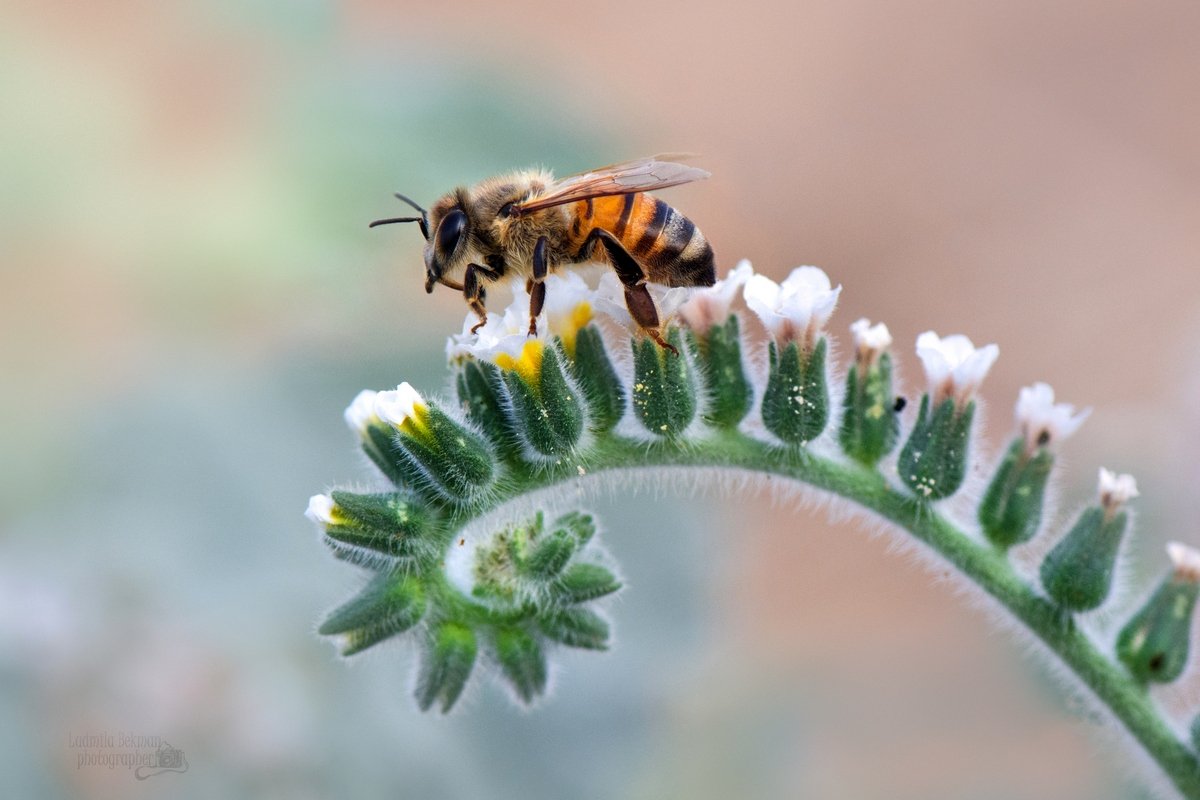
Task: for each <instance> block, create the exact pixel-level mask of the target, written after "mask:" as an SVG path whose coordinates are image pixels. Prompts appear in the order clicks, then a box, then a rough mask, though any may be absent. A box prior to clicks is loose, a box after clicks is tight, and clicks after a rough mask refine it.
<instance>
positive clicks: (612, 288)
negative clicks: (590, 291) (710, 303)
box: [593, 272, 692, 333]
mask: <svg viewBox="0 0 1200 800" xmlns="http://www.w3.org/2000/svg"><path fill="white" fill-rule="evenodd" d="M646 288H647V289H648V290H649V292H650V297H651V299H653V300H654V305H655V307H656V308H657V309H658V321H659V324H660V325H661V326H663V327H665V326H666V324H667V322H668V321H669V320H670V319H671V318H672V317H674V316H675V314H676V313H677V312H678V311H679V308H680V306H682V305H683V304H684V303H686V302H687V300H688V297H689V296H690V295H691V292H692V289H691V288H689V287H686V286H675V287H666V286H661V285H659V284H657V283H647V284H646ZM593 297H594V298H595V302H596V310H597V311H598V312H600V313H602V314H604V315H605V316H608V317H610V318H612V320H613V321H614V322H616V323H617V324H619V325H621V327H623V328H626V329H627V330H629V331H631V332H634V333H636V332H637V331H639V330H641V326H639V325H638V324H637V323H636V322H634V320H633V317H631V316H630V315H629V308H628V306H626V305H625V286H624V285H623V284H622V283H621V281H620V279H619V278H618V277H617V275H616V273H615V272H605V273H604V274H603V275H601V276H600V284H599V286H597V288H596V292H595V294H594V295H593Z"/></svg>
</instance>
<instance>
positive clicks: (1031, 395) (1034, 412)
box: [1015, 383, 1092, 452]
mask: <svg viewBox="0 0 1200 800" xmlns="http://www.w3.org/2000/svg"><path fill="white" fill-rule="evenodd" d="M1091 413H1092V410H1091V409H1090V408H1085V409H1083V410H1082V411H1080V412H1078V413H1076V411H1075V406H1073V405H1071V404H1070V403H1055V402H1054V389H1052V388H1051V387H1050V385H1049V384H1047V383H1035V384H1034V385H1033V386H1026V387H1025V388H1023V389H1021V392H1020V394H1019V395H1018V396H1017V405H1016V410H1015V415H1016V419H1017V427H1018V428H1019V429H1020V431H1021V436H1022V437H1023V438H1024V439H1025V447H1026V448H1027V449H1028V450H1029V451H1031V452H1032V451H1033V450H1035V449H1037V448H1038V447H1046V446H1049V445H1052V444H1054V443H1055V442H1058V441H1060V440H1062V439H1066V438H1067V437H1069V436H1071V435H1072V434H1073V433H1075V431H1077V430H1079V426H1080V425H1082V424H1083V423H1084V421H1085V420H1086V419H1087V418H1088V416H1089V415H1090V414H1091Z"/></svg>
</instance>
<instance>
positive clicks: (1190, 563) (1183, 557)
mask: <svg viewBox="0 0 1200 800" xmlns="http://www.w3.org/2000/svg"><path fill="white" fill-rule="evenodd" d="M1167 557H1168V558H1169V559H1171V565H1172V566H1173V567H1175V574H1176V575H1178V576H1180V577H1181V578H1187V579H1188V580H1191V581H1200V550H1197V549H1196V548H1194V547H1189V546H1188V545H1186V544H1184V543H1183V542H1168V543H1167Z"/></svg>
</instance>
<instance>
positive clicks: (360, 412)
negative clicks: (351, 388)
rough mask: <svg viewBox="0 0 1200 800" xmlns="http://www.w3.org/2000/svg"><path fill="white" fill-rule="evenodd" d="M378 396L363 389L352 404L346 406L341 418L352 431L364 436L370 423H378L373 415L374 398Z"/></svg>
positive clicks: (376, 417)
mask: <svg viewBox="0 0 1200 800" xmlns="http://www.w3.org/2000/svg"><path fill="white" fill-rule="evenodd" d="M378 394H379V392H373V391H371V390H370V389H363V390H362V391H361V392H359V393H358V395H357V396H356V397H355V398H354V400H353V402H351V403H350V405H348V406H346V411H345V412H344V414H343V416H345V418H346V424H347V425H349V426H350V429H351V430H352V431H355V432H356V433H359V434H364V433H366V430H367V427H368V426H369V425H370V424H371V423H373V422H378V421H379V417H378V416H376V414H375V396H376V395H378Z"/></svg>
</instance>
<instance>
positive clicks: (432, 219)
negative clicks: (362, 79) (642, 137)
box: [371, 156, 716, 351]
mask: <svg viewBox="0 0 1200 800" xmlns="http://www.w3.org/2000/svg"><path fill="white" fill-rule="evenodd" d="M677 157H678V156H676V158H677ZM670 158H671V156H655V157H652V158H644V159H640V160H638V161H629V162H626V163H623V164H613V165H611V166H607V167H600V168H599V169H594V170H591V171H590V172H582V173H579V174H578V175H572V176H570V177H568V178H563V179H561V180H555V179H554V176H553V175H552V174H551V173H550V172H547V171H545V170H524V171H520V172H514V173H512V174H510V175H503V176H500V177H496V178H489V179H488V180H485V181H483V182H481V183H479V184H477V185H475V186H472V187H470V188H467V187H459V188H457V189H455V190H453V191H452V192H450V193H448V194H446V195H445V196H443V197H442V198H441V199H440V200H438V201H437V202H436V203H434V204H433V208H432V209H430V210H429V211H426V210H425V209H423V208H421V206H419V205H417V204H416V203H414V202H413V201H412V200H410V199H409V198H407V197H405V196H404V195H402V194H397V195H396V197H397V198H398V199H399V200H401V201H403V202H405V203H407V204H408V205H410V206H412V207H413V208H414V209H416V210H417V211H418V212H419V213H420V215H421V216H419V217H395V218H392V219H380V220H376V221H375V222H372V223H371V227H375V226H376V225H389V224H392V223H397V222H415V223H417V225H418V226H419V227H420V229H421V234H422V235H423V236H424V237H425V240H426V245H425V291H426V292H432V291H433V287H434V286H435V285H436V284H441V285H443V286H448V287H450V288H451V289H454V290H456V291H460V292H462V293H463V297H464V298H465V300H466V302H467V305H468V306H470V308H471V310H472V311H474V312H475V313H476V314H477V315H478V316H479V323H478V324H477V325H475V327H474V328H472V329H471V330H472V332H474V331H476V330H478V329H479V328H480V327H482V326H483V325H484V323H486V322H487V308H486V306H485V305H484V303H485V300H486V297H487V284H490V283H494V282H495V281H498V280H500V279H501V278H503V277H505V276H508V275H519V276H522V277H524V278H525V279H526V280H525V288H526V291H527V292H528V293H529V333H530V335H536V334H537V317H538V315H539V314H541V312H542V306H543V304H544V303H545V301H546V286H545V284H544V283H543V281H544V280H545V278H546V276H547V275H548V274H550V273H551V272H553V271H554V270H557V269H560V268H563V267H567V266H570V265H573V264H581V263H584V262H588V261H593V260H599V261H607V262H608V264H609V265H610V266H611V267H612V268H613V269H614V270H615V271H616V273H617V276H618V277H619V278H620V280H621V283H622V284H623V286H624V288H625V305H626V306H627V307H628V308H629V314H630V316H631V317H633V319H634V321H635V322H636V323H637V325H638V326H639V328H641V330H642V331H643V332H644V333H645V334H646V335H647V336H649V337H650V338H651V339H653V340H654V341H655V342H657V343H658V344H659V345H661V346H662V347H665V348H667V349H669V350H672V351H674V350H675V348H674V347H672V346H671V345H670V344H668V343H667V342H666V340H665V339H663V337H662V333H661V331H660V329H659V325H660V320H659V315H658V309H657V308H656V307H655V305H654V300H653V298H651V296H650V292H649V291H648V290H647V288H646V283H647V282H648V281H649V282H653V283H658V284H664V285H666V286H712V285H713V283H714V282H715V281H716V270H715V267H714V264H713V251H712V247H711V246H710V245H709V243H708V241H707V240H706V239H705V238H704V236H703V234H701V233H700V230H699V229H698V228H697V227H696V225H695V224H694V223H693V222H692V221H691V220H690V219H688V218H687V217H685V216H684V215H683V214H680V213H679V212H678V211H676V210H675V209H674V208H672V207H671V206H669V205H667V204H666V203H664V202H663V201H662V200H659V199H658V198H656V197H651V196H650V195H648V194H646V192H649V191H653V190H656V189H665V188H667V187H668V186H678V185H680V184H683V183H690V182H692V181H698V180H702V179H704V178H707V177H709V173H708V172H706V171H704V170H702V169H697V168H696V167H690V166H687V165H684V164H679V163H675V162H673V161H670V160H668V159H670Z"/></svg>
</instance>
